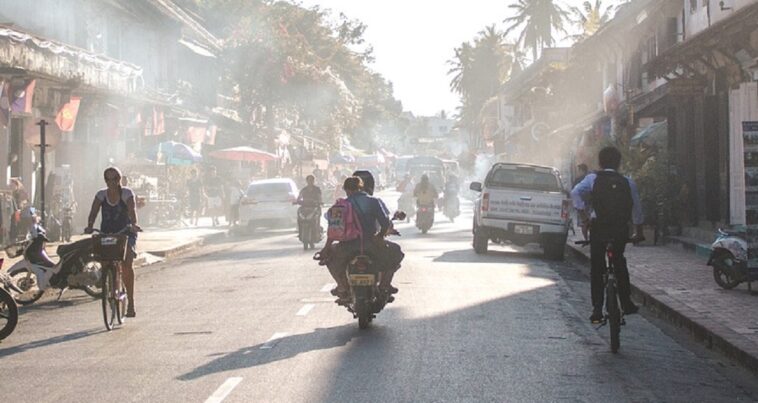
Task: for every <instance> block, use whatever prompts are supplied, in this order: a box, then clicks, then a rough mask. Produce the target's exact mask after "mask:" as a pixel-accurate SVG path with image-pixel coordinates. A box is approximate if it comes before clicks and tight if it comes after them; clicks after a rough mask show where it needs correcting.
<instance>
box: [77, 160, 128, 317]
mask: <svg viewBox="0 0 758 403" xmlns="http://www.w3.org/2000/svg"><path fill="white" fill-rule="evenodd" d="M103 177H104V178H105V184H106V185H107V187H106V188H105V189H102V190H100V191H98V192H97V194H95V200H93V201H92V208H91V209H90V212H89V218H88V219H87V228H85V229H84V232H85V233H86V234H91V233H92V226H93V225H94V224H95V219H97V213H98V212H100V211H102V217H101V221H100V231H101V232H103V233H105V234H113V233H117V232H119V231H121V230H123V229H124V228H126V227H128V226H130V225H131V227H132V229H133V230H132V231H130V232H129V233H128V236H129V240H128V243H127V244H128V246H129V251H128V252H127V254H126V260H124V262H122V264H121V274H122V275H123V279H124V286H125V287H126V296H127V301H128V307H127V309H126V317H127V318H133V317H135V316H136V311H135V309H134V269H133V263H134V258H135V257H137V249H136V247H137V231H139V230H140V228H139V226H138V225H137V209H136V207H135V206H136V202H135V198H134V192H133V191H132V189H130V188H127V187H121V171H119V169H118V168H116V167H109V168H107V169H106V170H105V172H103Z"/></svg>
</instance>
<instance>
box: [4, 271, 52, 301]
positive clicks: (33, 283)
mask: <svg viewBox="0 0 758 403" xmlns="http://www.w3.org/2000/svg"><path fill="white" fill-rule="evenodd" d="M8 275H10V277H11V281H13V284H15V285H16V287H18V288H19V289H20V290H21V291H22V293H21V294H15V295H13V299H14V300H16V303H18V304H19V305H31V304H33V303H35V302H37V300H39V299H40V298H42V295H43V294H45V290H40V289H39V279H38V278H37V275H36V274H34V273H33V272H30V271H29V269H27V268H25V267H24V268H21V269H20V270H14V271H13V272H10V273H8Z"/></svg>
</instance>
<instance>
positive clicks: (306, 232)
mask: <svg viewBox="0 0 758 403" xmlns="http://www.w3.org/2000/svg"><path fill="white" fill-rule="evenodd" d="M320 218H321V208H320V207H314V206H300V208H298V209H297V224H298V225H297V227H298V238H299V239H300V242H302V243H303V250H308V249H315V248H316V243H318V242H321V235H322V233H323V231H322V229H321V225H320V223H319V221H320Z"/></svg>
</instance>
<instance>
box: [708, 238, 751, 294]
mask: <svg viewBox="0 0 758 403" xmlns="http://www.w3.org/2000/svg"><path fill="white" fill-rule="evenodd" d="M745 235H746V234H745V232H744V231H729V230H723V229H719V231H718V234H717V235H716V241H714V242H713V244H712V245H711V250H712V252H711V256H710V258H709V259H708V266H711V267H713V279H714V280H715V281H716V284H718V285H719V286H720V287H721V288H723V289H725V290H729V289H732V288H734V287H736V286H738V285H739V284H741V283H745V282H746V283H747V289H748V291H750V292H752V291H753V290H752V284H751V283H752V282H753V281H758V267H748V252H747V250H748V247H747V240H746V238H745Z"/></svg>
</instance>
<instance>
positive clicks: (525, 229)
mask: <svg viewBox="0 0 758 403" xmlns="http://www.w3.org/2000/svg"><path fill="white" fill-rule="evenodd" d="M513 232H515V233H516V234H519V235H534V227H533V226H531V225H514V226H513Z"/></svg>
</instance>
